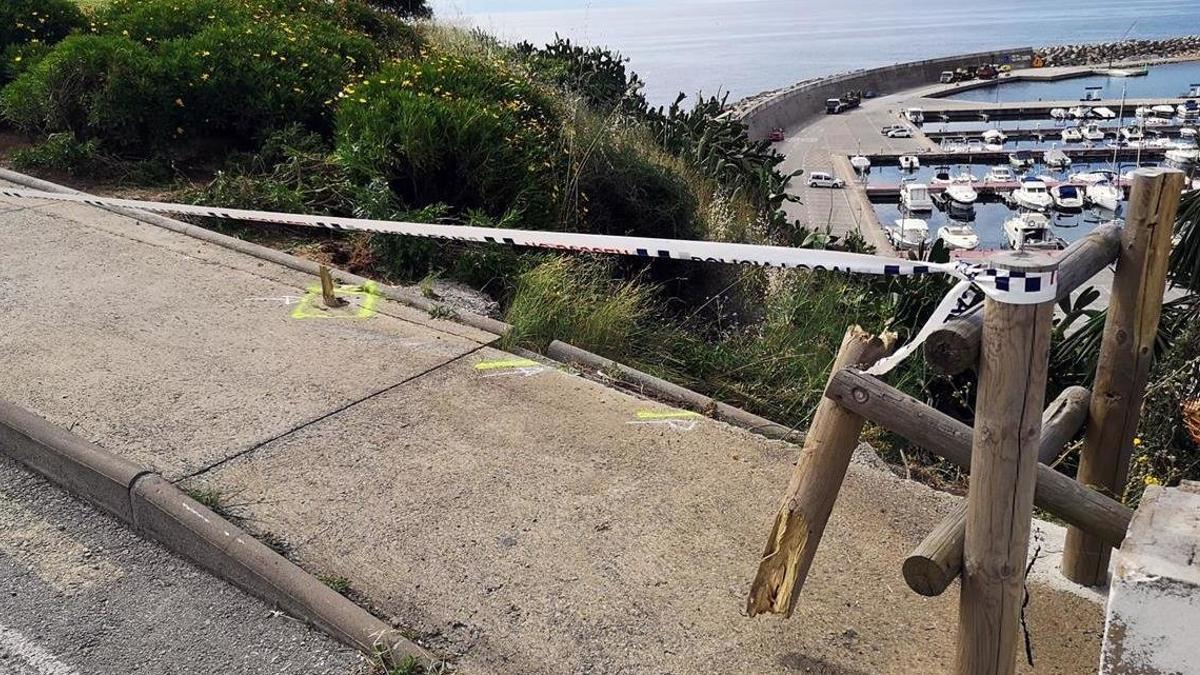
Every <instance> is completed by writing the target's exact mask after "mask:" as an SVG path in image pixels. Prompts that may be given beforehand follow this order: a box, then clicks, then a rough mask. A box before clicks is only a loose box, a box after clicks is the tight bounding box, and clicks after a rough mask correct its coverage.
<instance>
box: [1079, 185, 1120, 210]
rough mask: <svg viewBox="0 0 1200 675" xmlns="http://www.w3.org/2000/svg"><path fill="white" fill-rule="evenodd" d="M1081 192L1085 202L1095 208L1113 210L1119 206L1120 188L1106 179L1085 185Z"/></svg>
mask: <svg viewBox="0 0 1200 675" xmlns="http://www.w3.org/2000/svg"><path fill="white" fill-rule="evenodd" d="M1083 194H1084V196H1085V197H1086V198H1087V203H1089V204H1091V205H1092V206H1095V207H1097V208H1101V209H1104V210H1106V211H1113V212H1115V211H1116V210H1117V209H1119V208H1120V207H1121V188H1119V187H1117V186H1115V185H1113V184H1112V183H1110V182H1108V181H1104V182H1103V183H1093V184H1091V185H1089V186H1087V187H1086V188H1084V191H1083Z"/></svg>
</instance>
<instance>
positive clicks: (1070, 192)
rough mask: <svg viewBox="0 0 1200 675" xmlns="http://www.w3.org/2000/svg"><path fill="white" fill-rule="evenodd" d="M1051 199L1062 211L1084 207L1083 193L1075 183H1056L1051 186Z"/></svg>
mask: <svg viewBox="0 0 1200 675" xmlns="http://www.w3.org/2000/svg"><path fill="white" fill-rule="evenodd" d="M1050 199H1051V200H1053V201H1054V208H1056V209H1059V210H1060V211H1078V210H1080V209H1082V208H1083V193H1081V192H1080V191H1079V188H1077V187H1075V186H1074V185H1055V186H1054V187H1052V188H1050Z"/></svg>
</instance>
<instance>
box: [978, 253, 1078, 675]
mask: <svg viewBox="0 0 1200 675" xmlns="http://www.w3.org/2000/svg"><path fill="white" fill-rule="evenodd" d="M991 264H992V266H993V267H994V268H997V269H1004V270H1009V271H1011V272H1018V273H1020V272H1023V273H1026V274H1028V273H1035V272H1045V271H1048V270H1053V269H1054V268H1055V264H1054V262H1053V260H1051V259H1050V258H1049V257H1048V256H1045V255H1038V254H1031V253H1025V252H1015V253H1010V254H1005V255H1002V256H998V257H996V258H994V259H992V261H991ZM984 303H985V305H986V309H985V310H984V322H983V342H982V343H980V354H979V393H978V395H977V397H976V406H975V430H974V434H973V438H974V442H973V443H972V445H971V485H970V488H969V489H968V491H967V537H966V543H965V545H964V547H963V575H962V592H961V593H960V595H959V613H958V616H959V618H958V650H957V656H956V659H955V671H956V672H957V673H960V675H983V674H987V675H1009V674H1011V673H1013V672H1015V670H1016V658H1017V651H1016V650H1017V634H1018V629H1019V627H1020V626H1019V622H1020V611H1021V600H1022V590H1023V588H1024V583H1023V582H1024V579H1023V572H1024V570H1025V559H1026V556H1027V554H1028V549H1029V524H1030V520H1031V518H1032V516H1033V492H1034V486H1035V485H1036V482H1037V473H1036V472H1037V467H1038V449H1037V443H1038V439H1039V438H1040V437H1041V428H1042V415H1041V412H1039V411H1041V410H1042V403H1043V401H1044V400H1045V391H1046V364H1047V361H1048V359H1049V356H1050V330H1051V326H1050V317H1051V313H1052V312H1053V308H1054V303H1053V302H1052V301H1050V302H1043V303H1041V304H1036V305H1017V304H1009V303H1006V302H1003V301H1001V300H997V299H993V298H991V297H989V298H987V299H986V300H984Z"/></svg>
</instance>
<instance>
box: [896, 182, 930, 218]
mask: <svg viewBox="0 0 1200 675" xmlns="http://www.w3.org/2000/svg"><path fill="white" fill-rule="evenodd" d="M900 205H901V206H903V207H904V208H905V209H907V210H909V211H932V210H933V199H932V198H931V197H930V196H929V187H928V186H927V185H925V184H924V183H904V184H902V185H901V186H900Z"/></svg>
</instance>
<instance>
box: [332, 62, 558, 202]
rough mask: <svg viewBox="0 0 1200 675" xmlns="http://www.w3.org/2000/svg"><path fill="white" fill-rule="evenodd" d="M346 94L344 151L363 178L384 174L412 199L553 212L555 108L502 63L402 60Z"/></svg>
mask: <svg viewBox="0 0 1200 675" xmlns="http://www.w3.org/2000/svg"><path fill="white" fill-rule="evenodd" d="M339 96H340V97H341V99H342V104H341V106H340V107H339V109H338V115H337V151H338V155H339V157H340V158H341V160H342V161H343V163H344V164H345V165H346V167H347V169H348V170H349V171H350V172H351V175H352V176H354V177H355V179H356V180H357V181H359V182H366V181H370V180H382V181H384V182H386V183H387V184H388V185H390V186H391V187H392V189H393V190H394V191H395V193H396V195H397V197H398V198H399V199H400V201H401V203H403V204H404V205H405V206H406V207H407V208H419V207H422V206H425V205H429V204H438V203H444V204H450V205H453V207H454V208H455V209H457V210H459V212H460V213H462V212H466V211H469V210H472V209H474V210H479V211H481V212H483V213H485V214H487V215H488V216H490V217H492V218H495V219H503V218H506V217H508V218H511V215H512V214H513V213H519V214H521V215H522V216H523V217H525V218H526V219H527V220H528V221H530V222H533V223H537V224H540V225H545V224H546V223H547V222H549V221H550V220H551V219H552V217H553V215H554V214H553V212H554V208H553V204H554V201H555V199H556V195H555V193H554V190H555V187H554V186H555V185H556V184H557V183H556V180H555V176H554V170H555V156H554V147H555V142H556V134H555V130H554V128H553V125H554V122H553V116H552V113H551V111H550V107H549V104H548V103H547V102H546V101H545V99H544V98H543V97H542V95H541V94H540V92H538V91H536V90H535V89H533V88H532V87H531V86H530V85H529V84H528V82H527V81H524V80H522V79H521V78H520V77H519V76H518V75H517V74H515V73H512V72H510V71H508V70H507V68H506V66H505V65H504V64H503V63H500V62H494V63H484V62H481V61H478V60H475V59H469V58H456V57H450V56H436V57H433V58H430V59H428V60H426V61H424V62H421V63H415V62H408V61H402V62H397V63H395V64H392V65H389V66H386V67H385V68H383V70H381V71H380V72H378V73H375V74H374V75H371V76H369V77H368V78H366V79H365V80H364V81H362V82H358V83H355V84H353V85H351V86H349V87H347V88H346V89H345V91H343V92H342V93H341V94H340V95H339Z"/></svg>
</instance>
